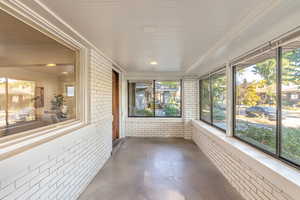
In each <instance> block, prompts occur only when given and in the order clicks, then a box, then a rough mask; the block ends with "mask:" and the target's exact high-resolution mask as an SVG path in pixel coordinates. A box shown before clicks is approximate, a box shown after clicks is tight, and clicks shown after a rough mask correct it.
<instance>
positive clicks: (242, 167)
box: [193, 128, 296, 200]
mask: <svg viewBox="0 0 300 200" xmlns="http://www.w3.org/2000/svg"><path fill="white" fill-rule="evenodd" d="M193 140H194V141H195V143H196V144H197V145H198V147H199V148H200V149H201V150H202V152H203V153H204V154H205V155H206V156H207V157H208V158H209V159H210V160H211V161H212V162H213V163H214V165H215V166H216V167H217V168H218V169H219V170H220V171H221V173H222V174H223V175H224V176H225V177H226V178H227V180H228V181H229V182H230V184H231V185H232V186H233V187H234V188H236V190H237V191H238V192H239V193H240V194H241V195H242V196H243V197H244V198H245V200H296V199H292V198H291V197H290V196H289V195H287V194H286V193H284V192H283V191H282V189H280V188H278V187H276V186H275V185H274V184H272V183H271V182H270V181H269V180H267V179H266V177H264V175H263V174H260V173H259V172H257V171H255V170H254V169H251V168H250V167H249V166H248V165H247V163H244V162H243V161H242V160H241V159H239V158H238V157H236V156H235V155H233V154H232V153H229V152H228V151H226V149H225V148H224V147H222V146H221V145H220V144H219V143H217V142H216V141H214V139H213V138H212V136H211V137H210V136H208V135H207V134H204V133H202V132H200V131H199V130H198V129H196V128H194V129H193Z"/></svg>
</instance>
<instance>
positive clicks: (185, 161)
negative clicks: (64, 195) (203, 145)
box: [79, 138, 242, 200]
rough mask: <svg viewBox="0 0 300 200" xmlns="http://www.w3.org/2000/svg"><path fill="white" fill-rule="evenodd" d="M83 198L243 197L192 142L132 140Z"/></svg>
mask: <svg viewBox="0 0 300 200" xmlns="http://www.w3.org/2000/svg"><path fill="white" fill-rule="evenodd" d="M79 199H80V200H242V197H241V196H240V195H239V194H238V193H237V192H236V190H235V189H234V188H233V187H231V186H230V184H229V183H228V182H227V181H226V179H225V178H224V177H223V176H222V174H221V173H220V172H219V171H218V170H217V168H216V167H215V166H214V165H213V164H212V163H211V162H210V161H209V160H208V158H207V157H205V155H204V154H203V153H202V152H201V151H200V150H199V149H198V147H197V146H196V145H195V144H194V143H193V142H191V141H187V140H184V139H159V138H151V139H150V138H147V139H145V138H127V139H126V140H125V142H124V143H123V144H122V146H121V147H120V149H119V150H118V151H117V152H116V153H115V154H114V155H113V156H112V157H111V158H110V159H109V161H108V162H107V163H106V164H105V166H104V167H103V168H102V169H101V170H100V172H99V173H98V174H97V176H96V177H95V179H94V180H93V181H92V183H91V184H90V185H89V186H88V188H87V189H86V190H85V192H84V193H83V194H82V195H81V196H80V198H79Z"/></svg>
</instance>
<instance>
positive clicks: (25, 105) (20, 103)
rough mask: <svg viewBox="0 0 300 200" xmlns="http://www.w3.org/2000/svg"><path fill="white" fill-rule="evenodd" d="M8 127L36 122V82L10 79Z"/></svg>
mask: <svg viewBox="0 0 300 200" xmlns="http://www.w3.org/2000/svg"><path fill="white" fill-rule="evenodd" d="M7 84H8V93H7V94H8V125H10V126H12V125H13V126H15V125H17V124H19V123H21V122H30V121H34V120H35V107H34V94H35V82H33V81H22V80H15V79H8V82H7Z"/></svg>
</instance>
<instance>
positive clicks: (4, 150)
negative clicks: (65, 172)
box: [0, 120, 86, 161]
mask: <svg viewBox="0 0 300 200" xmlns="http://www.w3.org/2000/svg"><path fill="white" fill-rule="evenodd" d="M84 126H86V124H85V123H84V122H82V121H79V120H69V121H66V122H63V123H58V124H55V125H51V126H48V127H44V128H41V129H37V130H31V131H27V132H24V133H19V134H15V135H12V136H7V137H3V138H0V161H2V160H4V159H7V158H9V157H12V156H14V155H16V154H19V153H21V152H24V151H26V150H29V149H31V148H33V147H36V146H38V145H41V144H44V143H46V142H49V141H51V140H54V139H56V138H58V137H61V136H63V135H66V134H68V133H70V132H73V131H75V130H77V129H80V128H82V127H84Z"/></svg>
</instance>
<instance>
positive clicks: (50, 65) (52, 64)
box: [46, 63, 56, 67]
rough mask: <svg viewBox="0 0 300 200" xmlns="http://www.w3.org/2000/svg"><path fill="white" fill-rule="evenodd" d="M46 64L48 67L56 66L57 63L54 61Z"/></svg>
mask: <svg viewBox="0 0 300 200" xmlns="http://www.w3.org/2000/svg"><path fill="white" fill-rule="evenodd" d="M46 66H47V67H55V66H56V64H54V63H49V64H47V65H46Z"/></svg>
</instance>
